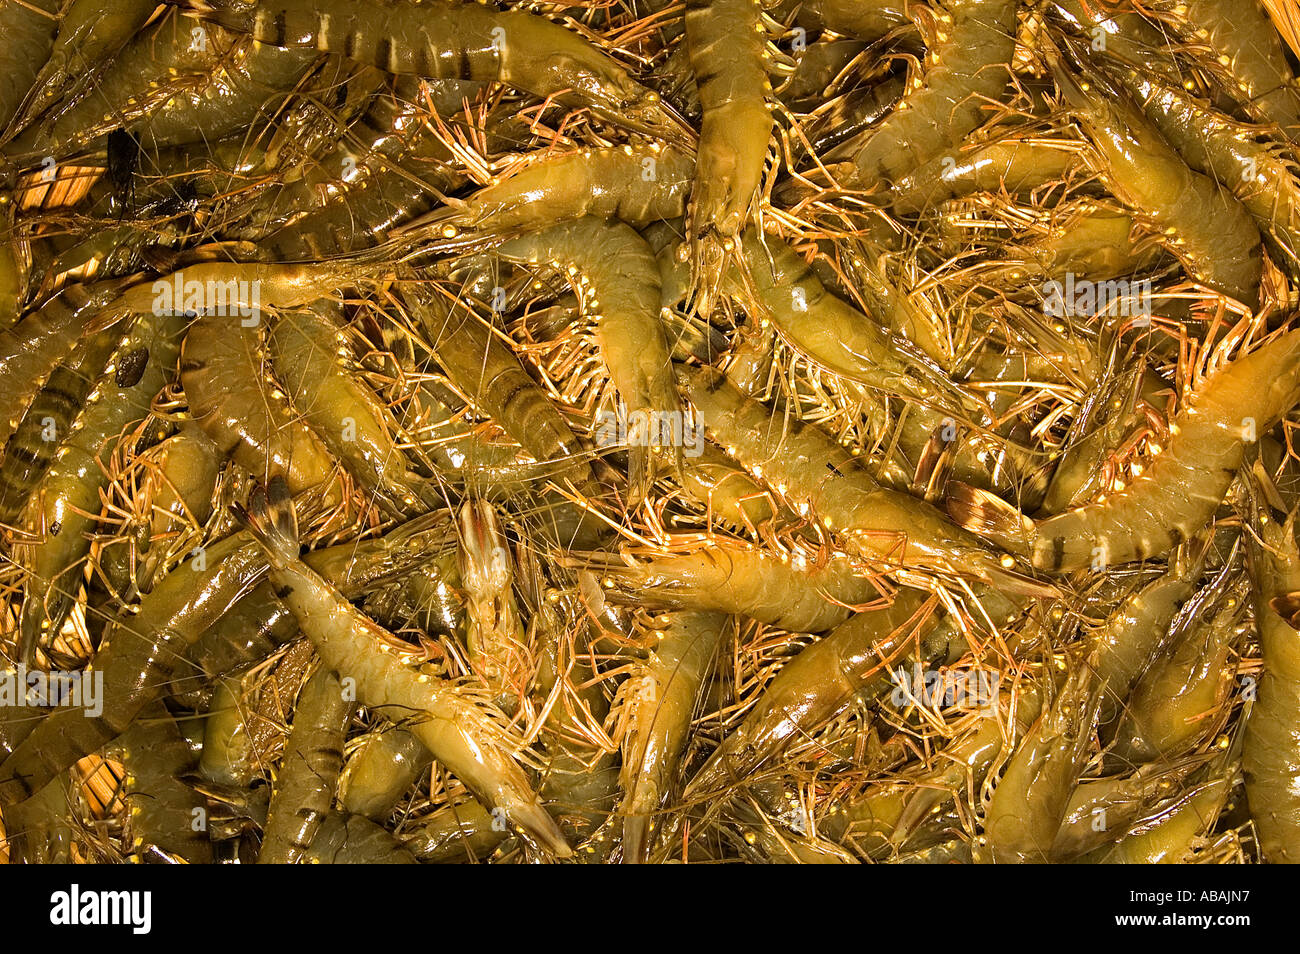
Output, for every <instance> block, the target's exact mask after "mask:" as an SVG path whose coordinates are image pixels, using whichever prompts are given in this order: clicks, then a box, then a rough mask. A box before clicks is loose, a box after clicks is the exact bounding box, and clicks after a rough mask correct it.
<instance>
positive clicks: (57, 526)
mask: <svg viewBox="0 0 1300 954" xmlns="http://www.w3.org/2000/svg"><path fill="white" fill-rule="evenodd" d="M62 530H63V524H62V523H60V522H59V521H57V520H55V521H54V522H53V523H52V524H50V531H49V532H50V536H52V537H57V536H58V535H59V533H60V531H62Z"/></svg>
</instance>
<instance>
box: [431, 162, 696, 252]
mask: <svg viewBox="0 0 1300 954" xmlns="http://www.w3.org/2000/svg"><path fill="white" fill-rule="evenodd" d="M694 174H695V161H694V160H693V159H692V158H691V157H690V156H688V155H686V154H685V153H682V152H681V151H679V150H677V149H673V148H671V147H665V146H662V145H660V144H658V143H653V144H651V145H649V146H642V147H638V148H633V147H632V146H618V147H614V146H609V147H604V148H598V149H583V150H580V151H578V152H568V153H560V154H557V155H554V156H548V155H543V156H542V157H541V158H538V159H537V160H535V161H533V162H530V163H529V164H528V165H526V166H524V167H523V168H521V169H519V170H518V171H517V172H512V173H510V174H509V175H507V176H505V177H504V178H502V179H499V180H497V181H495V182H493V183H492V184H490V185H487V186H484V187H483V188H482V189H479V190H478V191H477V192H475V193H474V194H473V195H472V196H470V197H469V198H468V199H465V200H464V201H463V202H462V201H460V200H455V201H451V202H449V205H450V206H451V209H450V214H448V213H446V212H440V213H437V214H435V216H433V217H431V220H430V221H431V222H432V223H434V224H438V223H443V222H447V223H450V224H453V225H457V226H460V227H462V228H467V229H479V230H490V231H492V232H499V233H510V232H522V231H528V230H530V229H539V228H543V227H545V226H547V225H551V224H553V223H554V222H557V221H562V220H564V219H577V218H582V217H583V216H588V215H590V216H594V217H596V218H601V219H619V220H621V221H623V222H626V223H628V224H629V225H634V226H638V227H639V226H644V225H650V224H652V223H654V222H660V221H665V220H668V219H674V218H677V217H679V216H680V215H681V214H682V213H683V212H684V211H685V209H686V195H687V192H688V191H689V189H690V184H691V181H692V177H693V176H694ZM425 224H426V223H425V222H414V223H412V225H411V226H410V227H412V228H414V227H418V226H422V225H425Z"/></svg>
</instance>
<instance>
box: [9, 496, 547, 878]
mask: <svg viewBox="0 0 1300 954" xmlns="http://www.w3.org/2000/svg"><path fill="white" fill-rule="evenodd" d="M247 520H248V521H249V525H250V528H251V529H253V531H254V533H255V534H256V536H257V537H258V539H259V540H260V541H261V542H262V545H263V547H265V549H266V553H267V555H268V556H269V557H270V559H271V564H272V565H271V571H270V579H271V580H272V581H273V582H274V583H275V585H276V586H277V587H278V588H279V589H278V595H279V596H280V598H281V599H283V600H284V602H285V604H286V605H287V606H288V607H289V608H290V609H291V610H292V611H293V613H294V615H295V616H297V617H298V622H299V623H300V625H301V626H302V629H303V632H304V633H305V634H306V635H307V636H309V637H310V638H311V640H312V642H313V643H315V645H316V648H317V651H318V652H319V653H320V656H321V660H322V662H323V663H324V664H325V665H327V666H329V667H331V668H332V669H334V670H335V671H336V672H338V673H339V675H340V677H341V678H351V679H354V680H355V687H356V696H357V701H358V702H359V703H361V704H362V705H365V706H367V707H389V711H398V712H402V713H404V714H410V715H417V716H420V717H421V720H420V721H416V722H413V723H412V724H411V725H410V729H411V731H412V732H413V733H414V734H415V735H416V736H417V737H418V738H419V739H420V741H422V742H423V743H424V744H425V745H426V746H427V747H428V748H429V751H430V752H432V753H433V755H434V757H435V758H436V759H437V760H438V761H439V762H440V763H442V764H443V765H445V766H446V767H447V769H448V770H449V771H451V772H453V773H454V774H455V775H456V777H457V778H459V779H460V780H461V781H462V782H463V783H464V784H465V786H466V787H467V788H469V790H470V791H471V792H473V793H474V794H475V797H477V798H479V799H481V800H482V801H483V802H484V804H486V805H488V806H490V807H493V808H497V809H500V811H501V813H502V815H503V816H504V817H505V818H506V819H507V820H508V821H510V822H511V823H512V824H514V825H516V826H518V828H519V829H520V830H521V832H523V833H524V834H525V835H526V836H527V837H529V838H530V839H533V840H535V842H536V843H537V845H538V846H540V847H541V848H543V849H544V850H546V851H549V852H550V853H552V854H554V855H556V856H557V857H568V856H570V855H571V854H572V849H571V848H570V847H569V846H568V844H567V843H566V842H565V840H564V836H563V834H562V833H561V832H560V830H559V829H558V828H557V827H556V825H555V822H554V821H552V820H551V817H550V815H548V814H547V813H546V811H545V809H543V808H542V806H541V805H540V804H539V803H538V800H537V796H536V795H535V794H534V792H533V791H532V788H531V786H530V785H529V782H528V778H527V776H526V775H525V774H524V771H523V769H522V768H521V767H520V765H519V764H518V763H517V762H516V761H515V759H514V756H513V753H512V744H511V743H510V741H509V739H508V737H507V736H506V735H505V734H504V732H503V730H502V729H501V728H500V727H499V726H497V725H496V724H495V723H494V721H493V719H492V717H491V714H490V713H491V709H490V708H489V707H488V706H486V705H484V704H483V703H482V702H481V701H478V700H476V699H475V698H474V696H473V695H472V694H470V693H468V692H466V691H465V690H464V688H462V687H458V686H455V685H454V684H452V683H450V682H446V681H444V680H441V679H435V678H434V677H432V676H429V675H427V674H421V673H419V672H417V671H416V670H414V669H411V668H409V667H408V666H407V665H406V664H405V663H403V662H402V661H401V660H400V659H399V658H397V657H396V655H395V654H394V653H393V652H392V651H391V648H390V647H391V644H392V640H393V637H392V636H390V635H389V634H388V633H386V632H385V631H384V630H383V629H381V628H380V627H379V626H378V625H377V624H375V623H373V622H371V621H370V620H369V619H367V618H366V617H365V616H363V615H362V614H361V613H360V612H359V611H358V610H356V609H355V608H354V607H353V606H352V605H351V604H350V603H348V602H347V600H345V599H344V598H343V597H342V596H341V595H340V594H339V592H338V591H337V590H336V589H334V588H333V587H332V586H330V585H329V584H328V583H327V582H326V581H325V580H323V579H322V578H321V577H320V576H319V575H318V574H317V573H316V572H315V571H313V570H312V569H311V568H310V567H308V566H307V565H306V564H305V563H303V562H302V561H301V560H299V559H298V543H297V539H298V533H297V527H296V520H295V519H294V515H293V506H292V503H291V501H290V499H289V497H288V488H287V487H286V486H285V484H284V481H283V479H274V480H272V482H271V485H270V488H269V494H267V495H263V494H260V493H259V494H258V495H257V497H256V498H255V499H254V501H253V513H251V514H249V515H247ZM0 784H3V782H0Z"/></svg>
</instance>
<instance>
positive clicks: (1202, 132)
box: [1107, 68, 1300, 277]
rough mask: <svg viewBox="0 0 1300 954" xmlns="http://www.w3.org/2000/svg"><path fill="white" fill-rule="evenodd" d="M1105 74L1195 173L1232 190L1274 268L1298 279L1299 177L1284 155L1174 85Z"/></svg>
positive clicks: (1118, 72)
mask: <svg viewBox="0 0 1300 954" xmlns="http://www.w3.org/2000/svg"><path fill="white" fill-rule="evenodd" d="M1107 72H1108V74H1109V75H1110V76H1112V77H1113V78H1114V79H1115V81H1116V82H1117V83H1118V84H1120V85H1121V86H1122V87H1123V88H1124V89H1126V90H1127V91H1128V92H1129V94H1130V95H1131V96H1132V97H1133V98H1134V100H1136V101H1137V103H1138V105H1140V106H1141V107H1142V108H1143V110H1144V111H1145V112H1146V115H1147V118H1148V119H1150V120H1151V123H1152V125H1154V126H1155V127H1156V128H1157V129H1158V130H1160V132H1161V134H1162V135H1163V136H1164V137H1165V138H1166V139H1167V140H1168V141H1169V142H1170V144H1172V145H1173V146H1174V147H1175V148H1177V149H1178V151H1179V153H1180V154H1181V155H1182V156H1183V158H1184V159H1186V160H1187V162H1188V164H1189V165H1190V166H1191V167H1192V168H1193V169H1195V170H1197V171H1198V172H1200V173H1203V174H1204V175H1207V176H1211V177H1213V178H1214V179H1215V180H1216V181H1218V182H1219V183H1221V184H1222V185H1223V186H1225V187H1226V188H1228V189H1229V190H1231V191H1232V194H1233V195H1235V196H1236V197H1237V199H1238V200H1239V201H1240V202H1241V204H1242V205H1243V206H1245V208H1246V210H1247V211H1248V212H1250V214H1251V215H1252V216H1253V217H1254V219H1255V224H1256V225H1257V226H1258V227H1259V230H1260V233H1261V235H1262V236H1263V239H1264V242H1265V243H1266V244H1267V246H1268V249H1269V251H1270V252H1271V253H1272V254H1273V257H1274V259H1275V260H1276V262H1277V264H1278V265H1279V266H1281V267H1282V268H1283V269H1285V270H1286V271H1287V274H1289V275H1291V276H1292V277H1295V276H1297V275H1300V178H1297V175H1296V169H1295V166H1294V164H1293V163H1291V162H1289V161H1287V159H1286V156H1285V155H1284V154H1283V152H1282V150H1280V149H1279V148H1278V147H1277V146H1276V145H1275V144H1273V143H1270V142H1267V141H1261V138H1260V137H1259V134H1258V131H1257V130H1255V129H1252V128H1251V127H1249V126H1246V125H1243V124H1242V123H1239V122H1237V121H1236V120H1234V119H1232V118H1231V117H1229V116H1225V115H1223V114H1221V113H1219V112H1217V111H1215V110H1214V109H1212V108H1210V107H1208V106H1206V105H1205V104H1204V103H1202V102H1200V101H1198V100H1197V99H1196V98H1195V97H1193V96H1191V95H1190V94H1189V93H1187V92H1186V91H1185V90H1184V89H1183V88H1182V87H1181V86H1179V85H1177V84H1175V83H1171V82H1168V81H1166V80H1163V79H1161V78H1160V77H1156V76H1152V75H1151V74H1149V73H1143V72H1141V71H1138V70H1124V69H1120V68H1113V69H1110V70H1108V71H1107ZM1297 118H1300V117H1297ZM1297 131H1300V127H1297Z"/></svg>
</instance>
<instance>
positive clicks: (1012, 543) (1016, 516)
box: [948, 480, 1034, 557]
mask: <svg viewBox="0 0 1300 954" xmlns="http://www.w3.org/2000/svg"><path fill="white" fill-rule="evenodd" d="M948 514H949V515H950V516H951V517H952V519H953V520H955V521H956V522H957V524H958V526H961V527H964V528H965V529H967V530H969V531H970V532H971V533H976V534H979V535H980V536H981V537H984V538H985V539H986V540H989V541H991V542H993V543H995V544H997V545H998V546H1000V547H1001V548H1002V549H1004V550H1007V551H1008V552H1010V553H1015V554H1017V555H1019V556H1024V557H1027V556H1029V554H1030V552H1031V550H1032V546H1031V544H1030V541H1031V540H1032V538H1033V533H1034V521H1032V520H1030V519H1029V518H1028V517H1026V516H1025V515H1024V514H1022V513H1021V512H1020V511H1019V510H1017V509H1016V508H1015V507H1013V506H1011V504H1009V503H1007V502H1006V501H1005V500H1003V499H1002V498H1001V497H998V496H997V495H996V494H992V493H990V492H989V491H987V490H983V489H981V488H979V487H972V486H970V485H969V484H963V483H962V482H961V481H957V480H954V481H950V482H949V484H948Z"/></svg>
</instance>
